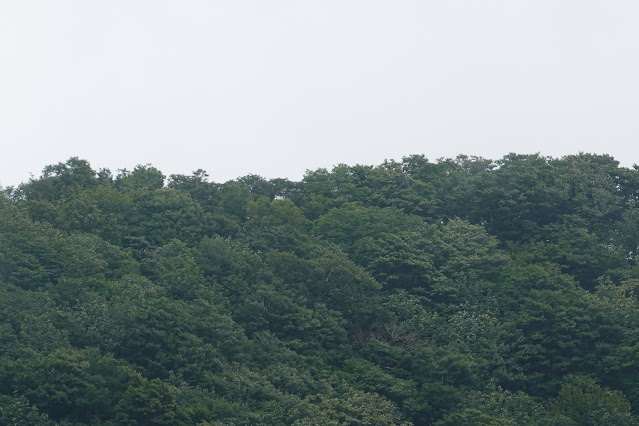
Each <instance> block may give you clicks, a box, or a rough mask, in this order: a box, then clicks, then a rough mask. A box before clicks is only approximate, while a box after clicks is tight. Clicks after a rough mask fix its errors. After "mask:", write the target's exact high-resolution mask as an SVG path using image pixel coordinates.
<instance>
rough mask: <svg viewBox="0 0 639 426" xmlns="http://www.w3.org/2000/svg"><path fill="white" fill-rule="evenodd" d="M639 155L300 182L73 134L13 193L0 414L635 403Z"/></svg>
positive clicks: (186, 420)
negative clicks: (69, 147) (149, 159)
mask: <svg viewBox="0 0 639 426" xmlns="http://www.w3.org/2000/svg"><path fill="white" fill-rule="evenodd" d="M638 251H639V168H638V167H636V166H635V167H634V168H632V169H629V168H623V167H620V166H619V163H618V162H617V161H616V160H615V159H613V158H612V157H610V156H607V155H592V154H583V153H580V154H578V155H570V156H565V157H562V158H551V157H543V156H540V155H518V154H510V155H507V156H505V157H503V158H502V159H499V160H489V159H484V158H479V157H468V156H458V157H457V158H454V159H441V160H438V161H436V162H431V161H429V160H428V159H427V158H425V157H424V156H420V155H414V156H410V157H405V158H404V159H403V160H402V161H401V162H398V161H385V162H384V163H383V164H380V165H378V166H363V165H355V166H349V165H345V164H340V165H338V166H336V167H334V168H333V169H332V170H327V169H319V170H314V171H308V172H307V173H306V175H305V176H304V178H303V179H302V180H301V181H299V182H294V181H290V180H288V179H271V180H267V179H264V178H262V177H260V176H257V175H248V176H244V177H241V178H238V179H235V180H232V181H228V182H225V183H215V182H210V181H209V180H208V175H207V173H206V171H204V170H197V171H195V172H193V173H192V174H191V175H170V176H168V177H167V176H166V175H164V174H163V173H162V171H160V170H158V169H156V168H155V167H153V166H152V165H149V164H147V165H138V166H136V167H135V168H134V169H133V170H130V171H129V170H119V171H118V172H117V174H115V175H114V174H113V173H112V172H111V171H110V170H108V169H102V170H94V169H93V168H92V167H91V165H90V164H89V162H88V161H86V160H82V159H79V158H75V157H74V158H71V159H69V160H68V161H66V162H64V163H58V164H53V165H50V166H47V167H46V168H45V169H44V170H43V172H42V175H41V176H40V177H39V178H32V179H30V180H29V181H28V182H26V183H23V184H21V185H19V186H17V187H9V188H4V189H2V193H1V194H0V424H15V425H56V424H59V425H81V424H103V425H124V424H126V425H169V424H176V425H180V424H181V425H196V424H198V425H214V424H219V425H226V424H228V425H256V424H266V425H292V424H296V425H338V424H346V425H358V424H362V425H365V424H369V425H395V424H403V425H410V424H413V425H431V424H435V425H496V424H499V425H520V424H525V425H636V424H639V417H638V416H639V300H638V299H637V297H638V296H637V291H638V288H639V265H638V263H637V257H638Z"/></svg>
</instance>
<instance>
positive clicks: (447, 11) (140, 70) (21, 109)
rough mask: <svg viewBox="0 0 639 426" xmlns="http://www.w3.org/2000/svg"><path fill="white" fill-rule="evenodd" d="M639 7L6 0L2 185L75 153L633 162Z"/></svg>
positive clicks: (260, 168)
mask: <svg viewBox="0 0 639 426" xmlns="http://www.w3.org/2000/svg"><path fill="white" fill-rule="evenodd" d="M638 23H639V1H637V0H626V1H622V0H607V1H603V0H598V1H590V0H575V1H569V0H548V1H544V0H534V1H517V0H506V1H480V0H468V1H454V0H450V1H448V0H446V1H443V0H437V1H429V0H419V1H401V0H389V1H372V0H365V1H349V0H337V1H330V0H321V1H304V0H291V1H278V0H271V1H264V0H257V1H241V0H229V1H214V0H190V1H189V0H180V1H177V0H175V1H158V0H152V1H143V0H137V1H135V0H126V1H124V0H109V1H88V0H78V1H69V0H55V1H52V0H42V1H32V0H2V1H0V148H1V150H0V184H2V185H4V186H7V185H14V184H17V183H19V182H20V181H24V180H27V179H28V178H29V173H33V174H34V175H35V176H36V177H38V176H39V175H40V172H41V171H42V168H43V167H44V166H45V165H47V164H53V163H57V162H60V161H66V160H67V159H68V158H69V157H71V156H79V157H81V158H84V159H87V160H89V161H90V162H91V164H92V165H93V166H94V168H96V169H97V168H101V167H109V168H111V170H112V171H113V172H114V173H115V172H116V171H117V169H121V168H125V167H126V168H129V169H131V168H133V167H134V166H135V165H136V164H146V163H152V164H153V165H154V166H156V167H158V168H159V169H160V170H162V171H163V172H164V173H165V174H167V175H168V174H171V173H190V172H191V171H193V170H195V169H198V168H203V169H206V170H207V171H208V172H209V174H210V176H211V178H210V179H211V180H213V181H217V182H220V181H226V180H228V179H234V178H236V177H238V176H243V175H246V174H249V173H254V174H260V175H262V176H264V177H267V178H274V177H288V178H291V179H295V180H297V179H300V178H301V177H302V176H303V174H304V172H305V171H306V170H307V169H311V170H313V169H316V168H319V167H327V168H331V167H332V166H333V165H336V164H338V163H347V164H379V163H381V162H382V161H383V160H384V159H387V158H388V159H390V158H394V159H397V160H401V158H402V157H403V156H405V155H410V154H424V155H426V157H428V158H429V159H431V160H435V159H437V158H440V157H454V156H456V155H457V154H460V153H463V154H468V155H479V156H483V157H485V158H492V159H497V158H500V157H502V156H503V155H505V154H507V153H509V152H517V153H534V152H540V153H541V154H542V155H551V156H561V155H565V154H576V153H578V152H579V151H583V152H593V153H608V154H610V155H612V156H614V157H615V158H616V159H617V160H619V161H621V163H622V165H624V166H628V167H630V166H632V164H633V163H639V24H638Z"/></svg>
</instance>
